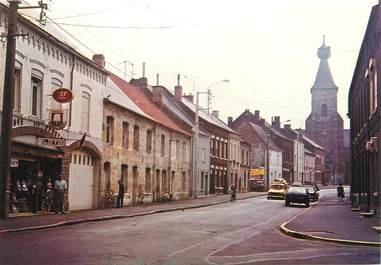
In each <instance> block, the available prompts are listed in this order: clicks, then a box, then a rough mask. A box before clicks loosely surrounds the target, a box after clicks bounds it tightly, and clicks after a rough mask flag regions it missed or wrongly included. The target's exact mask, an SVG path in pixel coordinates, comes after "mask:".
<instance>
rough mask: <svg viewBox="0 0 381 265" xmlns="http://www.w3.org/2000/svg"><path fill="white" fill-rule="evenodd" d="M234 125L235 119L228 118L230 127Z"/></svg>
mask: <svg viewBox="0 0 381 265" xmlns="http://www.w3.org/2000/svg"><path fill="white" fill-rule="evenodd" d="M232 125H233V117H228V126H229V127H232Z"/></svg>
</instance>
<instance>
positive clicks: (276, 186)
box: [271, 184, 284, 190]
mask: <svg viewBox="0 0 381 265" xmlns="http://www.w3.org/2000/svg"><path fill="white" fill-rule="evenodd" d="M271 189H273V190H284V185H280V184H277V185H271Z"/></svg>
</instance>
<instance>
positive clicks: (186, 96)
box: [183, 94, 193, 103]
mask: <svg viewBox="0 0 381 265" xmlns="http://www.w3.org/2000/svg"><path fill="white" fill-rule="evenodd" d="M183 97H184V98H185V99H186V100H188V101H190V102H192V103H193V95H192V94H189V95H184V96H183Z"/></svg>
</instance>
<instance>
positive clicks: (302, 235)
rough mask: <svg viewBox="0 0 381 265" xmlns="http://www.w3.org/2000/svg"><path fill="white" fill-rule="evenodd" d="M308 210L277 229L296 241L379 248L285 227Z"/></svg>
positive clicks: (368, 242)
mask: <svg viewBox="0 0 381 265" xmlns="http://www.w3.org/2000/svg"><path fill="white" fill-rule="evenodd" d="M316 204H317V203H316ZM316 204H315V205H316ZM315 205H313V206H315ZM309 209H311V206H310V207H309V208H307V209H305V210H304V211H302V212H300V213H299V214H297V215H295V216H294V217H293V218H291V219H290V220H289V221H287V222H284V223H283V224H282V225H281V226H280V227H279V230H280V231H281V232H282V233H283V234H285V235H287V236H291V237H294V238H298V239H308V240H319V241H325V242H332V243H339V244H345V245H361V246H371V247H381V242H371V241H360V240H346V239H339V238H329V237H322V236H315V235H311V234H306V233H303V232H298V231H294V230H291V229H289V228H287V227H286V226H287V224H289V223H291V222H292V221H293V220H294V219H296V218H297V217H298V216H300V215H302V214H303V213H305V212H306V211H307V210H309Z"/></svg>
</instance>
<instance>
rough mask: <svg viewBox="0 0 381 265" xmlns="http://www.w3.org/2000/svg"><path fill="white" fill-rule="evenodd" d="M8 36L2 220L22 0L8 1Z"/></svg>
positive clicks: (6, 195) (5, 205)
mask: <svg viewBox="0 0 381 265" xmlns="http://www.w3.org/2000/svg"><path fill="white" fill-rule="evenodd" d="M8 3H9V16H8V34H7V51H6V56H7V57H6V61H5V73H4V91H3V110H2V116H1V120H2V121H1V148H0V150H1V156H0V189H1V190H0V192H1V196H0V198H1V199H0V207H1V208H0V218H7V217H8V212H9V195H10V163H11V152H12V151H11V140H12V138H11V137H12V135H11V133H12V117H13V97H14V85H15V77H14V69H15V55H16V40H15V34H16V30H17V29H16V24H17V9H18V6H19V4H21V0H8Z"/></svg>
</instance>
